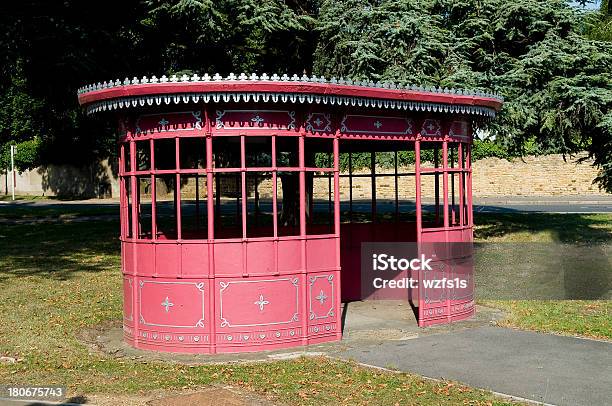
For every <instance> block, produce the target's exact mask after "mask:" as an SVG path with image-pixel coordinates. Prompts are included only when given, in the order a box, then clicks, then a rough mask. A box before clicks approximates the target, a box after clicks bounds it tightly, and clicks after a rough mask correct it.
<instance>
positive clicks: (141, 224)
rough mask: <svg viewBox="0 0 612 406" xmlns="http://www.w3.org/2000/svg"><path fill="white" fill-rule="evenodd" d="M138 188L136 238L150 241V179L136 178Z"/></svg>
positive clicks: (147, 177)
mask: <svg viewBox="0 0 612 406" xmlns="http://www.w3.org/2000/svg"><path fill="white" fill-rule="evenodd" d="M136 185H137V187H138V238H140V239H147V240H148V239H151V238H152V235H151V223H152V220H151V213H152V211H151V177H150V176H146V177H138V178H136Z"/></svg>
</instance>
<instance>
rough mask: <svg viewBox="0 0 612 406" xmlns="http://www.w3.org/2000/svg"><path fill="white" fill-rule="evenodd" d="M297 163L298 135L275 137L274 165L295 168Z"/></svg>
mask: <svg viewBox="0 0 612 406" xmlns="http://www.w3.org/2000/svg"><path fill="white" fill-rule="evenodd" d="M299 164H300V153H299V139H298V137H276V166H279V167H293V168H297V167H298V166H299Z"/></svg>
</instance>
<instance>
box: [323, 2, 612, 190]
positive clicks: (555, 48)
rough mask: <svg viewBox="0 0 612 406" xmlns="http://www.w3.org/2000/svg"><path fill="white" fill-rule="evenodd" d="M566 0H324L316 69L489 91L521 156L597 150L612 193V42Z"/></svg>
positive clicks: (497, 126)
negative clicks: (529, 148)
mask: <svg viewBox="0 0 612 406" xmlns="http://www.w3.org/2000/svg"><path fill="white" fill-rule="evenodd" d="M581 18H582V17H581V15H580V14H579V13H578V12H577V11H576V10H574V9H572V8H571V7H569V6H568V5H567V3H566V2H565V1H561V0H551V1H546V2H542V1H537V0H516V1H513V2H507V1H503V0H434V1H430V0H380V1H369V0H340V1H331V0H326V1H323V3H322V5H321V12H320V16H319V23H318V30H319V32H320V38H319V43H318V47H317V49H316V51H315V60H314V68H315V71H316V73H318V74H323V75H330V76H345V77H346V76H348V77H351V78H357V79H361V78H364V77H369V78H373V79H375V80H381V81H385V80H395V81H400V82H409V83H416V84H420V85H427V86H440V87H449V88H450V87H468V88H476V89H479V88H487V89H493V90H494V91H496V92H498V93H500V94H502V95H503V96H504V97H505V99H506V103H505V105H504V107H503V110H502V112H501V114H500V116H499V118H498V120H496V121H495V122H494V123H493V124H492V126H491V128H490V129H491V131H492V132H493V133H494V134H495V135H496V136H497V139H498V140H500V142H502V143H504V144H505V145H506V146H507V148H509V150H510V151H511V153H515V152H519V153H520V152H523V151H524V148H525V145H526V144H527V141H528V140H530V139H532V138H533V137H535V140H536V142H537V143H538V144H539V145H540V146H541V148H542V149H545V150H552V151H556V152H560V153H564V154H573V153H576V152H579V151H582V150H585V149H586V150H588V151H589V152H590V154H591V157H594V158H595V162H596V164H597V165H598V166H599V168H600V170H601V176H600V177H599V178H598V181H599V182H600V184H601V185H602V186H603V187H605V188H607V190H609V191H612V127H611V126H610V122H611V116H610V114H611V113H610V110H611V109H610V108H611V106H612V46H611V44H610V43H606V42H603V41H594V40H589V39H588V38H585V37H584V36H583V35H582V32H581V27H582V25H581V21H582V19H581Z"/></svg>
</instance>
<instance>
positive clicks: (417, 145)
mask: <svg viewBox="0 0 612 406" xmlns="http://www.w3.org/2000/svg"><path fill="white" fill-rule="evenodd" d="M414 183H415V184H416V185H415V186H416V199H415V200H416V202H415V205H416V234H417V235H416V237H417V242H420V241H421V231H422V230H423V211H422V210H421V139H420V137H417V139H416V140H415V141H414Z"/></svg>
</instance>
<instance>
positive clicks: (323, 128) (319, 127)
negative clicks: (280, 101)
mask: <svg viewBox="0 0 612 406" xmlns="http://www.w3.org/2000/svg"><path fill="white" fill-rule="evenodd" d="M304 124H305V128H306V131H310V132H312V133H317V132H318V133H331V132H332V127H331V124H332V122H331V114H330V113H314V112H313V113H310V114H308V116H306V120H305V123H304Z"/></svg>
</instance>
